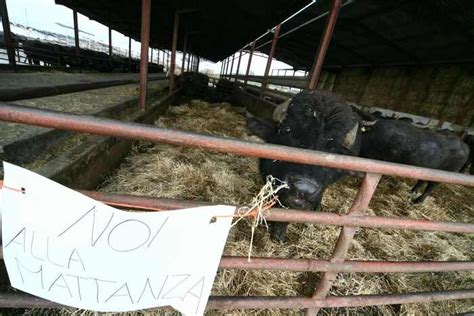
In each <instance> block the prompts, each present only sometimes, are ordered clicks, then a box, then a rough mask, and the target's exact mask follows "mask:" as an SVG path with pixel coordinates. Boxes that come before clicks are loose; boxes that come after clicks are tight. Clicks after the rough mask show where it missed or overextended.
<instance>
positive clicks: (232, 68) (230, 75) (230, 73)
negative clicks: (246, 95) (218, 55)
mask: <svg viewBox="0 0 474 316" xmlns="http://www.w3.org/2000/svg"><path fill="white" fill-rule="evenodd" d="M234 60H235V53H233V54H232V63H231V64H230V72H229V80H232V71H233V70H234Z"/></svg>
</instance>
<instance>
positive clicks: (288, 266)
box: [0, 247, 474, 273]
mask: <svg viewBox="0 0 474 316" xmlns="http://www.w3.org/2000/svg"><path fill="white" fill-rule="evenodd" d="M3 259H4V258H3V249H2V248H1V247H0V260H3ZM219 268H220V269H247V270H267V271H294V272H340V273H422V272H447V271H473V270H474V262H470V261H446V262H444V261H434V262H433V261H425V262H412V261H403V262H400V261H360V260H348V261H345V262H340V263H335V262H331V261H328V260H312V259H287V258H262V257H252V259H251V260H250V261H249V260H248V258H247V257H222V258H221V261H220V263H219Z"/></svg>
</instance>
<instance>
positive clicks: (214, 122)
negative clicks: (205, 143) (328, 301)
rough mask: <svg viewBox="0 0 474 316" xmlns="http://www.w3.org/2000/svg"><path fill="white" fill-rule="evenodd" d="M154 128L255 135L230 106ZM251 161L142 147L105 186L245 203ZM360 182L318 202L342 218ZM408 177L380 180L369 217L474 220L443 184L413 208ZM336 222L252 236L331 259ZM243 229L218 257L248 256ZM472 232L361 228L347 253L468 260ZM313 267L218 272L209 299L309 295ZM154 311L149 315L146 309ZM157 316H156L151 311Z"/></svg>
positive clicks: (473, 202) (417, 277)
mask: <svg viewBox="0 0 474 316" xmlns="http://www.w3.org/2000/svg"><path fill="white" fill-rule="evenodd" d="M156 124H157V125H159V126H163V127H169V128H176V129H183V130H191V131H196V132H200V133H205V134H212V135H221V136H229V137H237V138H241V139H246V140H253V141H260V140H258V139H257V138H255V137H251V136H249V135H248V134H247V130H246V127H245V114H244V113H243V112H242V111H241V110H239V109H238V108H235V107H231V106H230V105H229V104H208V103H205V102H200V101H193V102H191V103H190V104H187V105H182V106H175V107H171V108H170V110H169V111H168V113H167V114H166V115H165V116H164V117H161V118H160V119H159V120H158V121H157V122H156ZM262 184H263V183H262V180H261V179H260V176H259V174H258V160H257V159H254V158H247V157H239V156H235V155H231V154H222V153H211V152H205V151H201V150H197V149H189V148H180V147H171V146H165V145H154V144H149V143H140V144H139V145H138V146H136V147H135V148H134V150H133V153H132V154H131V155H130V156H129V157H128V158H127V160H126V162H125V163H124V164H123V166H122V168H121V169H119V170H118V171H117V173H116V174H115V175H113V176H112V177H110V179H109V180H108V182H107V183H106V184H105V185H104V186H103V187H102V188H101V190H103V191H108V192H116V193H129V194H140V195H149V196H155V197H163V198H177V199H191V200H192V199H196V200H207V201H212V202H224V203H233V204H245V203H249V202H250V201H251V200H252V198H253V197H254V196H255V195H256V193H257V192H258V191H259V189H260V188H261V186H262ZM359 184H360V179H356V178H347V179H346V180H344V181H342V182H340V183H338V184H336V185H333V186H331V187H330V188H329V189H328V190H327V192H326V194H325V196H324V199H323V207H324V211H326V212H334V213H340V214H343V213H345V212H346V211H347V209H348V208H349V206H350V205H351V202H352V200H353V199H354V197H355V195H356V192H357V189H358V186H359ZM413 184H414V181H412V180H406V179H405V180H404V179H396V178H392V177H383V178H382V180H381V182H380V185H379V186H378V188H377V190H376V192H375V195H374V198H373V200H372V202H371V203H370V209H369V210H368V213H369V214H370V215H378V216H391V217H402V218H418V219H420V218H421V219H433V220H444V221H459V222H471V223H472V222H473V216H474V191H473V189H472V188H464V187H460V186H453V185H441V186H440V187H439V188H438V189H437V190H436V191H435V192H434V194H433V196H432V197H429V198H428V199H427V201H426V202H425V203H424V204H423V205H421V206H414V205H411V204H410V203H409V202H408V201H409V193H408V190H409V188H410V187H411V186H412V185H413ZM339 231H340V228H338V227H332V226H322V225H312V224H292V225H290V226H289V239H290V241H289V242H288V243H287V244H285V245H280V244H275V243H273V242H271V241H270V239H269V235H268V233H267V231H266V229H265V228H264V227H259V228H258V229H257V232H256V235H255V243H254V249H253V255H254V256H262V257H270V256H272V257H283V258H313V259H329V258H330V255H331V253H332V251H333V248H334V245H335V241H336V239H337V236H338V234H339ZM249 239H250V226H249V224H248V223H245V222H243V223H241V224H239V225H237V226H236V227H235V228H233V229H232V230H231V233H230V235H229V239H228V242H227V245H226V248H225V251H224V254H225V255H235V256H246V255H247V252H248V247H249ZM473 244H474V236H472V235H466V234H449V233H438V232H414V231H395V230H377V229H360V230H359V231H358V232H357V234H356V236H355V240H354V242H353V243H352V245H351V248H350V250H349V255H348V257H349V259H359V260H394V261H395V260H407V261H420V260H428V261H429V260H468V261H473V260H474V252H473ZM320 277H321V274H320V273H295V272H284V271H242V270H219V272H218V275H217V278H216V281H215V285H214V288H213V291H212V294H213V295H270V296H273V295H282V296H283V295H284V296H297V295H311V293H312V291H313V290H314V287H315V286H316V284H317V282H318V281H319V279H320ZM465 288H474V272H449V273H418V274H408V273H403V274H396V273H392V274H389V273H387V274H382V273H381V274H362V273H358V274H348V273H346V274H341V275H340V276H339V277H338V279H337V281H336V282H335V284H334V286H333V287H332V288H331V292H330V295H359V294H384V293H407V292H417V291H434V290H449V289H465ZM468 311H474V300H458V301H447V302H437V303H431V304H408V305H392V306H380V307H367V308H341V309H332V310H331V309H325V310H323V311H322V314H324V315H336V314H351V315H355V314H371V315H375V314H377V315H378V314H383V315H400V314H402V315H421V314H423V315H427V314H456V313H462V312H468ZM300 312H301V311H297V310H263V311H249V310H246V311H225V312H222V311H219V312H210V313H209V314H210V315H244V314H249V313H251V314H252V315H295V314H299V313H300ZM150 314H155V313H150ZM156 314H159V313H158V312H157V313H156Z"/></svg>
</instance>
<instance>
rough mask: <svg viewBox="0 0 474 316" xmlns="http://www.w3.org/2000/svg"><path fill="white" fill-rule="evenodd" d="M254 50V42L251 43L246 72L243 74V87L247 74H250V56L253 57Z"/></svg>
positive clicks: (245, 83) (247, 77)
mask: <svg viewBox="0 0 474 316" xmlns="http://www.w3.org/2000/svg"><path fill="white" fill-rule="evenodd" d="M254 50H255V41H253V42H252V45H251V46H250V55H249V61H248V63H247V71H246V72H245V80H244V85H247V81H248V79H249V73H250V64H251V63H252V56H253V51H254Z"/></svg>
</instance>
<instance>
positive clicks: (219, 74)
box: [219, 61, 224, 77]
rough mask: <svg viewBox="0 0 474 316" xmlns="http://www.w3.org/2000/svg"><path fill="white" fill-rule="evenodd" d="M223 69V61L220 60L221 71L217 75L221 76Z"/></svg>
mask: <svg viewBox="0 0 474 316" xmlns="http://www.w3.org/2000/svg"><path fill="white" fill-rule="evenodd" d="M223 71H224V61H222V62H221V71H220V72H219V77H220V76H222V72H223Z"/></svg>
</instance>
